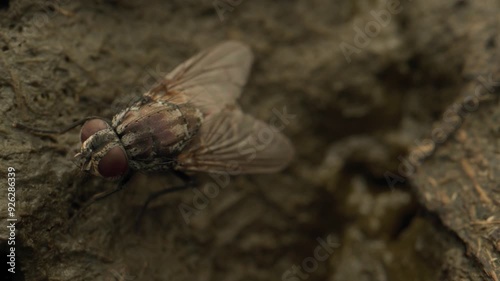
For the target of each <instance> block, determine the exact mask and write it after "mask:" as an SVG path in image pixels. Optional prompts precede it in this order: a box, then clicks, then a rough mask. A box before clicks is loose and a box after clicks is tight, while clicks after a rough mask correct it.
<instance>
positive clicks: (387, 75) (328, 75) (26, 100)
mask: <svg viewBox="0 0 500 281" xmlns="http://www.w3.org/2000/svg"><path fill="white" fill-rule="evenodd" d="M236 2H237V1H236ZM2 3H5V1H4V2H2ZM402 5H403V6H402V10H401V11H400V12H399V13H397V14H392V15H391V20H390V22H389V23H388V24H387V25H386V26H384V27H382V28H381V29H380V32H379V33H378V34H376V36H374V37H373V38H372V39H371V40H369V42H368V43H367V44H366V46H363V47H362V48H360V49H359V52H355V53H353V54H352V55H351V56H350V57H349V60H350V62H348V60H347V59H346V57H345V56H344V54H343V53H342V50H341V48H340V47H339V46H340V44H341V43H342V42H344V43H349V44H351V45H352V44H354V40H355V36H356V31H355V29H354V26H358V27H362V28H363V27H364V26H365V24H366V23H368V22H370V21H372V20H374V16H373V14H371V13H370V12H372V11H375V12H379V11H381V10H387V9H388V7H387V5H386V3H385V2H384V1H347V0H345V1H340V0H339V1H326V0H314V1H286V2H284V1H241V4H239V5H237V6H236V7H234V8H233V10H232V11H231V12H227V13H225V14H224V21H221V20H220V18H219V17H218V15H217V12H216V10H215V9H214V7H213V5H212V1H181V0H178V1H158V0H150V1H141V2H140V4H139V2H138V1H119V0H118V1H63V2H54V4H49V3H45V2H42V1H30V0H19V1H15V0H11V1H9V5H8V7H7V6H6V5H5V4H0V111H1V112H2V114H3V116H4V118H3V119H2V122H0V138H1V139H2V141H1V142H0V146H1V147H0V159H1V160H0V170H1V174H2V175H5V174H6V169H7V167H8V166H13V167H15V168H16V169H17V170H18V172H17V174H16V175H17V176H16V179H17V216H18V218H19V219H20V221H19V222H18V224H17V226H18V233H17V248H16V251H17V252H16V254H17V255H18V264H17V266H18V267H17V269H18V270H19V271H18V273H17V274H16V275H14V276H12V275H7V276H9V278H11V279H12V278H13V280H280V279H283V278H288V279H289V280H296V279H298V280H303V279H306V278H307V280H335V281H337V280H338V281H341V280H348V281H350V280H498V276H500V275H499V273H498V272H499V264H498V256H499V248H498V239H499V238H498V237H499V236H498V227H499V224H498V220H499V209H498V204H499V198H498V177H499V174H500V173H499V170H498V169H499V165H498V163H499V161H498V157H499V156H498V155H499V151H498V147H499V146H498V144H499V143H498V140H499V131H498V130H499V129H498V123H499V119H500V117H499V116H498V113H499V108H498V94H497V92H495V91H492V92H491V93H490V94H491V96H489V98H488V99H485V100H483V101H482V102H481V106H480V107H479V108H478V109H477V110H474V111H471V112H468V114H466V118H465V122H464V124H463V126H461V127H460V128H459V131H458V134H456V135H452V136H451V137H450V140H449V141H447V142H445V143H444V144H442V145H440V146H439V147H438V148H437V150H436V152H435V153H433V154H432V155H429V157H428V158H427V160H426V161H425V162H423V164H422V165H421V166H420V167H419V169H418V172H416V173H415V172H411V171H410V174H409V175H408V176H411V177H412V179H414V180H413V181H412V182H410V180H409V178H407V177H406V176H405V177H403V178H400V179H399V181H398V182H397V184H396V185H395V186H394V187H393V188H391V187H389V185H388V183H387V181H386V178H385V175H387V172H388V171H390V172H391V173H393V174H395V175H397V174H399V173H400V172H399V171H398V166H399V165H400V164H401V163H402V162H404V160H403V156H405V155H406V154H407V151H409V150H410V149H412V148H415V147H416V146H418V145H421V141H422V140H425V139H426V138H428V137H429V135H430V134H431V130H432V128H433V127H434V128H435V127H436V126H437V127H439V126H442V124H443V123H442V122H438V121H440V120H442V119H443V117H442V114H443V113H444V112H445V111H446V109H447V108H450V106H453V104H460V103H461V102H462V101H463V99H464V97H466V96H467V95H470V93H471V91H472V92H473V91H474V87H475V86H476V85H477V83H478V82H477V81H478V79H479V77H490V75H491V77H492V78H493V80H495V79H496V81H498V80H500V78H499V77H500V76H499V66H500V59H499V56H498V50H499V47H498V46H499V41H500V38H499V36H498V27H499V23H498V20H499V19H498V15H499V12H500V4H499V3H498V1H493V0H486V1H465V0H457V1H451V0H450V1H432V0H422V1H402ZM226 39H234V40H241V41H243V42H246V43H248V44H249V45H250V46H251V47H252V49H253V50H254V52H255V60H256V61H255V64H254V67H253V70H252V74H251V76H250V80H249V83H248V85H247V87H246V89H245V90H244V92H243V96H242V99H241V104H242V107H243V108H244V109H245V110H246V111H248V112H251V113H252V114H253V115H254V116H257V117H259V118H261V119H263V120H268V121H269V120H273V118H274V116H276V112H277V111H280V112H283V108H284V107H286V111H287V112H288V113H289V114H293V115H294V116H295V117H294V118H291V119H290V120H289V122H287V123H286V124H285V126H284V133H285V134H286V135H288V136H289V137H290V138H291V139H292V140H293V142H294V144H295V146H296V149H297V157H296V159H295V161H294V162H293V164H292V165H291V167H290V168H289V169H287V170H286V171H284V172H283V173H280V174H275V175H258V176H240V177H234V178H231V179H230V180H228V179H227V178H219V179H212V178H210V177H208V176H200V177H199V180H200V182H202V183H208V184H210V183H214V182H218V183H219V184H220V185H221V186H222V187H221V188H220V191H219V193H218V194H217V195H216V196H213V197H214V198H209V199H207V201H203V200H195V201H193V200H194V199H196V198H199V194H200V192H204V193H206V192H207V191H208V192H209V191H210V190H207V189H204V188H202V189H201V191H195V190H189V191H186V192H184V193H177V194H172V195H171V196H168V197H165V198H162V199H161V200H159V201H158V202H155V204H153V206H151V208H149V209H148V210H147V211H146V213H145V216H144V218H143V220H142V223H141V228H140V230H139V232H138V233H136V232H134V220H135V216H136V215H137V213H138V211H139V210H140V207H141V204H142V203H143V201H144V199H145V198H146V197H147V196H148V194H150V193H151V192H152V191H154V190H158V189H161V188H162V187H165V186H175V185H176V184H177V180H176V179H175V178H174V177H172V176H171V175H170V176H169V175H138V176H137V177H135V178H134V179H133V180H132V182H131V183H130V185H129V186H128V187H127V188H126V189H125V190H124V191H123V192H121V193H119V194H117V195H116V196H113V197H111V198H108V199H106V200H104V201H102V202H98V203H96V204H94V205H92V206H91V207H90V208H89V209H87V210H86V211H85V212H84V213H83V214H82V215H81V217H79V218H77V219H76V220H75V221H74V224H73V227H71V228H70V231H69V232H68V231H67V226H68V223H69V219H70V218H71V217H73V215H74V214H75V212H76V211H77V210H78V209H79V208H81V206H82V204H83V203H84V202H85V201H86V200H88V198H90V197H91V196H92V195H93V194H95V193H97V192H99V191H102V190H104V189H107V188H112V187H114V184H115V183H113V182H107V181H104V180H101V179H95V178H91V179H88V180H84V179H82V178H81V177H79V176H78V171H77V170H76V167H75V166H74V164H73V163H72V157H73V155H74V154H75V153H76V151H77V150H78V148H79V132H78V130H77V129H75V130H73V131H71V132H69V133H67V134H64V135H61V136H49V137H40V136H33V135H31V134H29V133H26V132H23V131H20V130H15V129H14V128H12V127H11V123H12V121H18V122H23V123H26V124H29V125H30V126H36V127H43V128H54V127H59V126H63V125H65V124H68V123H70V122H72V121H74V120H77V119H79V118H82V117H85V116H89V115H98V116H104V117H107V118H110V117H112V115H113V114H114V113H116V112H117V111H118V110H119V109H120V108H121V107H122V106H124V105H126V104H127V103H128V102H129V101H130V100H131V97H132V96H134V95H139V94H141V93H142V92H144V91H145V90H146V89H147V88H149V87H150V86H151V85H152V84H153V82H154V80H155V79H157V78H159V77H162V76H163V75H164V74H165V73H166V72H168V71H169V70H170V69H172V68H173V67H174V66H176V65H177V64H178V63H180V62H182V61H184V60H185V59H187V58H188V57H190V56H191V55H193V54H195V53H196V52H197V51H198V50H200V49H203V48H205V47H207V46H211V45H214V44H216V43H219V42H221V41H223V40H226ZM483 91H486V90H485V89H483ZM488 93H489V92H488ZM453 116H454V115H453V114H452V115H451V116H449V117H450V119H447V121H448V122H450V120H451V121H453V120H456V119H453ZM445 123H446V122H445ZM446 124H448V123H446ZM446 128H448V127H446ZM445 131H446V132H447V130H445ZM419 147H420V148H422V149H425V148H426V147H421V146H419ZM1 180H2V185H1V186H2V187H3V186H4V182H5V177H3V176H2V177H1ZM213 186H214V185H213V184H212V185H211V187H213ZM481 190H482V191H481ZM412 191H415V192H412ZM414 193H416V194H417V196H414V195H413V194H414ZM5 195H6V194H5V192H4V189H3V188H2V191H1V192H0V206H1V207H0V210H2V212H1V213H0V215H1V221H4V218H5V216H6V214H5V211H4V210H5V209H4V206H5V205H6V204H5V202H6V199H5ZM209 195H210V194H209ZM207 202H208V203H207ZM186 206H188V208H191V209H190V210H193V209H199V211H197V212H196V214H195V215H193V216H190V217H189V223H186V222H187V220H186V217H185V216H183V215H182V214H181V213H180V211H179V207H182V208H186ZM0 229H2V231H1V232H0V245H1V247H0V250H1V255H2V256H5V255H6V253H7V249H6V243H5V239H6V232H5V228H4V227H1V228H0ZM321 239H323V241H327V240H328V239H330V240H328V241H331V242H332V243H334V244H335V245H336V247H334V248H332V250H331V252H329V254H328V257H327V258H326V259H325V260H324V261H319V262H318V263H317V264H318V267H317V268H315V269H314V270H310V271H311V272H305V271H303V272H302V273H301V274H302V275H300V276H299V275H287V271H288V270H292V267H293V266H294V265H295V266H298V267H301V265H302V264H303V263H304V262H306V264H307V261H310V259H308V257H312V256H313V255H314V251H315V249H316V248H317V247H318V245H321V243H320V242H319V241H320V240H321ZM495 243H496V244H495ZM495 258H497V259H495ZM4 272H5V271H2V273H1V274H0V276H1V275H4ZM494 276H497V279H495V277H494ZM291 278H296V279H291ZM285 280H286V279H285Z"/></svg>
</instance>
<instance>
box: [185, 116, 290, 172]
mask: <svg viewBox="0 0 500 281" xmlns="http://www.w3.org/2000/svg"><path fill="white" fill-rule="evenodd" d="M293 155H294V149H293V146H292V144H291V143H290V141H289V140H288V139H287V138H286V137H285V136H284V135H283V134H281V133H280V132H278V131H277V130H276V129H275V128H272V127H270V126H268V125H267V124H265V123H264V122H262V121H259V120H256V119H255V118H253V117H251V116H249V115H246V114H244V113H243V112H241V110H239V109H238V108H235V107H229V108H224V109H222V110H221V111H220V112H219V113H217V114H215V115H213V116H211V117H210V118H209V119H208V120H206V122H205V123H203V125H202V126H201V128H200V132H199V134H198V137H197V138H196V139H195V140H193V142H192V143H191V144H190V145H189V146H188V147H186V148H185V149H184V151H183V152H182V153H181V154H180V155H179V156H178V159H177V160H178V169H180V170H185V171H199V172H213V173H229V174H238V173H242V174H250V173H273V172H276V171H279V170H282V169H283V168H285V166H286V165H288V163H289V162H290V161H291V159H292V158H293Z"/></svg>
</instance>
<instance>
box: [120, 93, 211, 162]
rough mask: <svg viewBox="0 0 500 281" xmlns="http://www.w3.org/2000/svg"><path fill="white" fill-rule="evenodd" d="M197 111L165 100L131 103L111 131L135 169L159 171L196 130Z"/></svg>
mask: <svg viewBox="0 0 500 281" xmlns="http://www.w3.org/2000/svg"><path fill="white" fill-rule="evenodd" d="M201 120H202V115H201V113H200V112H199V110H197V109H195V108H193V107H191V106H188V105H184V106H179V105H175V104H171V103H167V102H150V103H147V104H143V105H137V106H132V107H130V108H128V109H127V111H126V113H125V114H123V115H122V116H121V120H116V121H117V122H116V127H115V130H116V132H117V134H118V135H119V137H120V139H121V142H122V144H123V146H124V148H125V150H126V152H127V155H128V157H129V161H130V166H131V168H132V169H136V170H153V169H154V170H159V169H160V170H161V169H164V168H165V167H168V166H170V165H169V163H170V164H171V163H172V162H173V161H174V159H175V156H176V155H177V154H178V153H179V152H181V150H182V149H183V148H184V146H185V145H186V144H187V143H188V142H189V141H190V140H191V138H192V137H193V136H194V135H195V134H196V133H197V131H198V129H199V127H200V125H201Z"/></svg>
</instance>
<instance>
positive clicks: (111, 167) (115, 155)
mask: <svg viewBox="0 0 500 281" xmlns="http://www.w3.org/2000/svg"><path fill="white" fill-rule="evenodd" d="M97 169H98V171H99V174H101V176H103V177H105V178H114V177H118V176H121V175H123V174H125V172H127V170H128V160H127V155H125V151H123V149H121V148H120V147H119V146H115V147H113V148H111V149H110V150H109V151H108V153H106V154H105V155H104V157H102V158H101V160H100V161H99V166H98V168H97Z"/></svg>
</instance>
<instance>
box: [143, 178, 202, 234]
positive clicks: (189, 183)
mask: <svg viewBox="0 0 500 281" xmlns="http://www.w3.org/2000/svg"><path fill="white" fill-rule="evenodd" d="M174 174H175V175H176V176H177V177H178V178H180V179H181V180H182V181H183V182H184V183H183V184H182V185H178V186H174V187H169V188H165V189H162V190H159V191H157V192H154V193H151V194H150V195H149V196H148V199H146V201H145V202H144V204H143V205H142V207H141V210H140V211H139V214H138V215H137V217H136V220H135V229H136V231H137V230H139V224H140V222H141V219H142V217H143V216H144V212H145V211H146V209H147V207H148V206H149V204H151V202H153V201H154V200H156V199H158V198H160V197H161V196H163V195H165V194H169V193H172V192H176V191H180V190H185V189H188V188H195V187H196V186H197V185H198V184H197V182H196V180H195V178H193V177H190V176H188V175H186V174H185V173H183V172H179V171H174Z"/></svg>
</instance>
